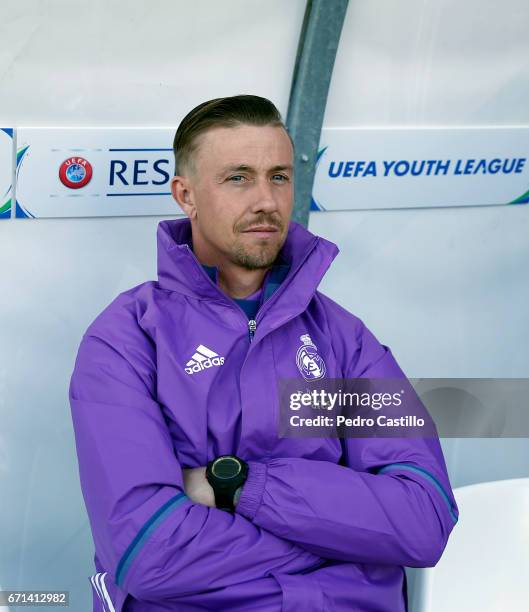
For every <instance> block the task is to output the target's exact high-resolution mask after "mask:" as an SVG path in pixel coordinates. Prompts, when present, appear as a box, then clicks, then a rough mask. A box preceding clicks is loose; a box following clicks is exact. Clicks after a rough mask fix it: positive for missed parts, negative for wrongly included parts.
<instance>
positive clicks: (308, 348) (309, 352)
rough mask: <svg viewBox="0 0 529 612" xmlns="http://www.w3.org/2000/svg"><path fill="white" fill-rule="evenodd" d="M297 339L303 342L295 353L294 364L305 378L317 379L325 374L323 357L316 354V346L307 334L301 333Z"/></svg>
mask: <svg viewBox="0 0 529 612" xmlns="http://www.w3.org/2000/svg"><path fill="white" fill-rule="evenodd" d="M299 339H300V340H301V342H303V344H302V345H301V346H300V347H299V348H298V351H297V353H296V364H297V366H298V369H299V371H300V372H301V375H302V376H303V378H304V379H305V380H318V379H319V378H323V376H325V372H326V368H325V361H323V357H321V355H319V354H318V348H317V346H316V345H315V344H314V342H312V340H311V339H310V336H309V335H308V334H303V336H300V337H299Z"/></svg>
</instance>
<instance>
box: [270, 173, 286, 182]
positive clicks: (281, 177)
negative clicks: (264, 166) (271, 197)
mask: <svg viewBox="0 0 529 612" xmlns="http://www.w3.org/2000/svg"><path fill="white" fill-rule="evenodd" d="M272 178H274V179H281V180H280V181H279V182H280V183H284V182H285V181H288V180H289V179H288V176H285V175H284V174H274V176H273V177H272Z"/></svg>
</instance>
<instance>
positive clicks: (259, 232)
mask: <svg viewBox="0 0 529 612" xmlns="http://www.w3.org/2000/svg"><path fill="white" fill-rule="evenodd" d="M278 231H279V228H277V227H275V226H274V225H255V226H253V227H249V228H248V229H245V230H243V232H242V233H243V234H252V235H254V236H258V237H260V238H261V237H262V238H267V237H270V236H272V235H273V234H276V233H277V232H278Z"/></svg>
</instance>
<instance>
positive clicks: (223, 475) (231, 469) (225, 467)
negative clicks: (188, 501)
mask: <svg viewBox="0 0 529 612" xmlns="http://www.w3.org/2000/svg"><path fill="white" fill-rule="evenodd" d="M206 478H207V479H208V482H209V484H210V485H211V487H212V489H213V492H214V493H215V505H216V506H217V508H220V509H221V510H226V511H227V512H233V511H234V510H235V506H234V504H233V496H234V495H235V491H236V490H237V489H238V488H239V487H241V486H242V485H243V484H244V483H245V481H246V479H247V478H248V464H247V463H246V461H244V460H243V459H240V458H239V457H236V456H235V455H221V456H220V457H217V458H216V459H213V461H210V462H209V463H208V465H207V467H206Z"/></svg>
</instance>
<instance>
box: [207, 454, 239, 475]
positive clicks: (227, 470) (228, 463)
mask: <svg viewBox="0 0 529 612" xmlns="http://www.w3.org/2000/svg"><path fill="white" fill-rule="evenodd" d="M240 471H241V464H240V463H239V461H237V459H235V457H220V458H219V459H217V461H215V463H214V464H213V465H212V466H211V472H212V474H213V475H214V476H215V477H216V478H226V479H228V478H233V477H234V476H237V474H238V473H239V472H240Z"/></svg>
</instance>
